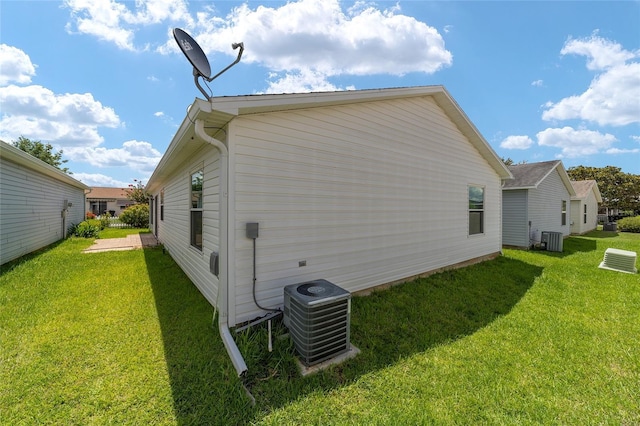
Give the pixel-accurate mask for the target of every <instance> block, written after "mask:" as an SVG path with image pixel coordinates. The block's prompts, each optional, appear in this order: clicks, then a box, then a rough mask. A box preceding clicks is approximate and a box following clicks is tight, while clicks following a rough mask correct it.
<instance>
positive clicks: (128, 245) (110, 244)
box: [83, 233, 158, 253]
mask: <svg viewBox="0 0 640 426" xmlns="http://www.w3.org/2000/svg"><path fill="white" fill-rule="evenodd" d="M157 245H158V240H156V237H155V236H154V235H153V234H151V233H145V234H133V235H127V236H126V237H125V238H106V239H104V240H96V241H95V243H93V245H92V246H91V247H89V248H88V249H86V250H83V253H101V252H104V251H122V250H135V249H139V248H143V247H155V246H157Z"/></svg>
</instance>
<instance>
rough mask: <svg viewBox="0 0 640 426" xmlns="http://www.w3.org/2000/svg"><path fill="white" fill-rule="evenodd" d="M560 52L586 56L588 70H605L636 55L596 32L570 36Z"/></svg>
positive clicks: (621, 63) (636, 55)
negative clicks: (582, 36)
mask: <svg viewBox="0 0 640 426" xmlns="http://www.w3.org/2000/svg"><path fill="white" fill-rule="evenodd" d="M560 53H561V54H562V55H570V54H573V55H583V56H586V57H587V58H588V61H587V68H588V69H590V70H605V69H608V68H611V67H614V66H618V65H623V64H624V63H625V62H626V61H628V60H629V59H633V58H636V57H638V52H630V51H628V50H625V49H624V48H623V47H622V45H620V44H619V43H616V42H613V41H611V40H607V39H604V38H602V37H598V35H597V32H595V33H594V34H593V35H592V36H591V37H589V38H582V39H571V38H570V39H569V40H567V42H566V43H565V44H564V47H563V48H562V50H561V51H560Z"/></svg>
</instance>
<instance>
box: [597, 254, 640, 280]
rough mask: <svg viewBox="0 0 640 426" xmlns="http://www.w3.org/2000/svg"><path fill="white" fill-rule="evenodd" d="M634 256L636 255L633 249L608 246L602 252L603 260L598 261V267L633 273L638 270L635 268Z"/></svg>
mask: <svg viewBox="0 0 640 426" xmlns="http://www.w3.org/2000/svg"><path fill="white" fill-rule="evenodd" d="M636 257H637V255H636V253H635V252H633V251H627V250H620V249H615V248H608V249H607V250H606V251H605V252H604V260H603V261H602V263H600V266H599V268H601V269H608V270H610V271H618V272H625V273H627V274H635V273H636V272H638V270H637V269H636Z"/></svg>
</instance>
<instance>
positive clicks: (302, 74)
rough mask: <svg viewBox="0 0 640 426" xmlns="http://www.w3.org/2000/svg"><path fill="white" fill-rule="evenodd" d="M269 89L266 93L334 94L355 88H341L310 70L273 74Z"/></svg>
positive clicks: (320, 74) (322, 75) (324, 76)
mask: <svg viewBox="0 0 640 426" xmlns="http://www.w3.org/2000/svg"><path fill="white" fill-rule="evenodd" d="M269 77H270V80H269V88H268V89H267V91H266V93H306V92H319V91H321V92H334V91H338V90H352V89H354V88H353V86H349V87H347V88H340V87H337V86H335V85H334V84H332V83H330V82H329V81H327V77H326V75H324V74H322V73H319V72H314V71H310V70H303V71H299V72H293V73H285V74H284V75H282V74H278V73H271V74H270V75H269Z"/></svg>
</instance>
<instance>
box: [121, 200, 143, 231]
mask: <svg viewBox="0 0 640 426" xmlns="http://www.w3.org/2000/svg"><path fill="white" fill-rule="evenodd" d="M118 219H120V222H122V223H126V224H127V225H131V226H133V227H134V228H148V227H149V205H148V204H135V205H133V206H130V207H127V208H126V209H125V210H124V211H123V212H122V213H120V216H119V217H118Z"/></svg>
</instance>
